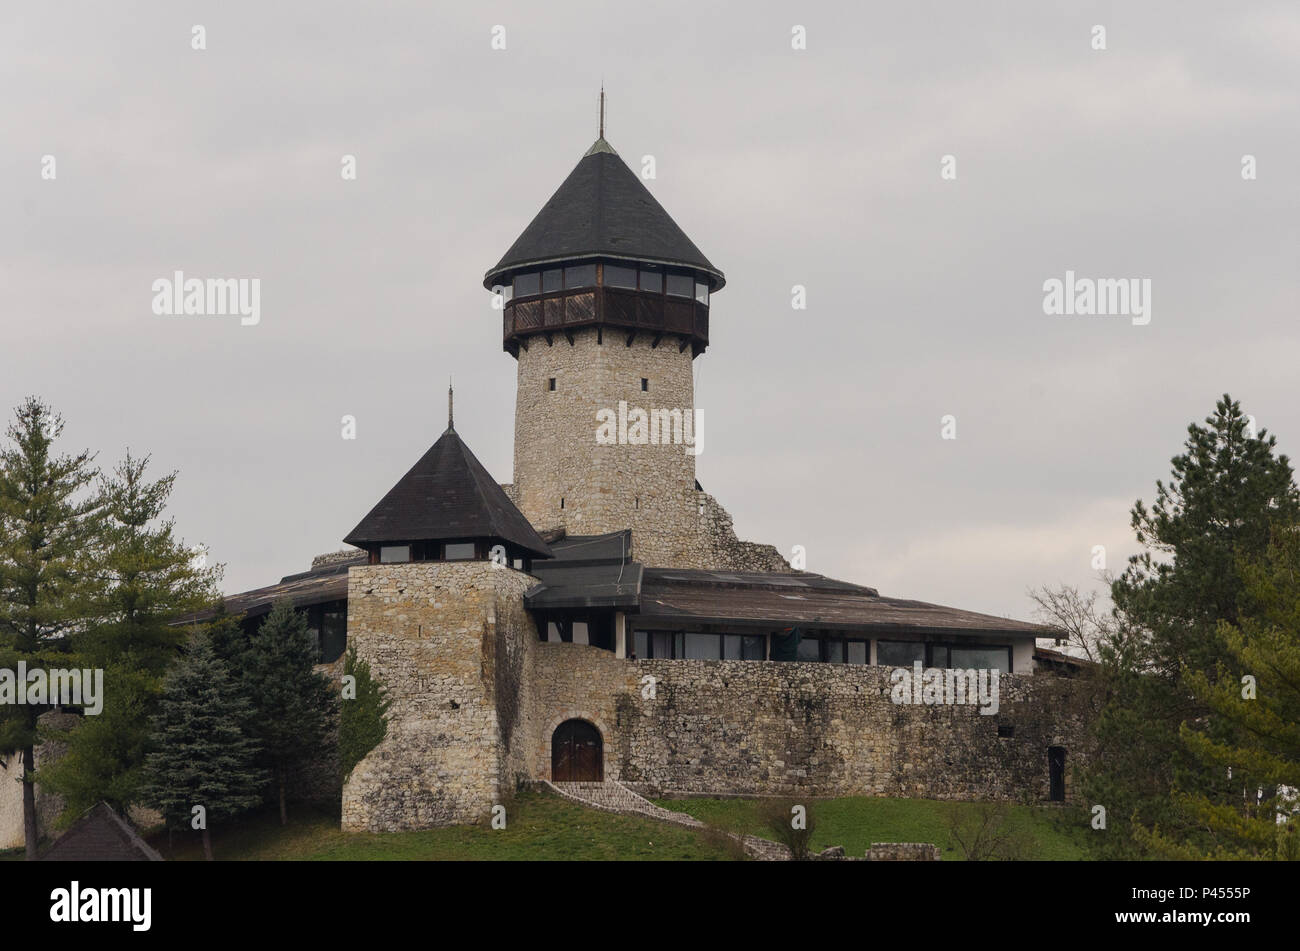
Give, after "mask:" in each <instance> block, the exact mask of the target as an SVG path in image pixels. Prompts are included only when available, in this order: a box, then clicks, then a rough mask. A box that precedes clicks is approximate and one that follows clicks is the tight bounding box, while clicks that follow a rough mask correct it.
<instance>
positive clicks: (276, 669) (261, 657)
mask: <svg viewBox="0 0 1300 951" xmlns="http://www.w3.org/2000/svg"><path fill="white" fill-rule="evenodd" d="M319 654H320V651H319V649H318V648H317V646H316V645H315V643H313V641H312V637H311V634H310V632H309V631H308V629H307V619H306V618H305V617H303V616H302V615H301V614H300V613H298V612H297V611H295V610H294V609H293V606H292V605H291V604H290V603H289V602H288V601H280V602H277V603H276V604H275V606H274V607H273V608H272V609H271V613H270V614H268V615H267V616H266V619H265V620H263V622H262V624H261V626H260V627H259V628H258V630H257V634H256V636H255V637H254V638H253V639H252V641H251V643H250V645H249V647H248V649H247V650H246V651H245V652H244V654H243V658H242V664H243V669H242V673H241V679H242V681H243V684H244V686H245V689H246V690H247V691H248V696H249V699H250V700H251V701H252V705H253V711H254V714H255V716H254V719H253V720H252V721H251V724H250V728H251V733H252V735H253V736H254V737H255V738H256V739H257V741H258V744H259V745H260V746H261V749H262V754H261V761H262V763H263V764H264V765H265V766H266V767H267V769H268V771H269V772H270V774H271V777H272V780H273V782H274V784H275V789H276V794H277V798H278V799H279V804H280V822H281V824H285V823H287V822H288V821H289V814H288V809H287V805H286V799H287V790H288V784H289V778H290V777H291V776H292V775H293V774H294V771H295V770H296V769H298V768H299V767H301V766H302V765H304V764H305V763H308V762H312V761H314V760H317V759H319V758H320V757H321V756H322V755H323V754H324V752H325V742H326V739H327V737H328V736H329V733H330V731H331V730H332V729H333V727H334V724H335V722H336V721H335V717H336V716H337V713H338V701H337V697H336V695H335V689H334V685H333V684H331V683H330V681H329V679H328V678H326V677H324V676H323V675H321V674H318V673H316V671H315V670H314V669H313V668H314V667H315V665H316V663H317V660H318V658H319Z"/></svg>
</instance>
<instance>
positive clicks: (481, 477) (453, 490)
mask: <svg viewBox="0 0 1300 951" xmlns="http://www.w3.org/2000/svg"><path fill="white" fill-rule="evenodd" d="M343 540H344V541H345V542H346V543H347V544H349V545H355V546H357V547H358V548H363V549H365V550H366V551H367V552H369V553H370V563H371V564H379V563H384V562H405V561H468V560H474V559H477V560H485V559H488V558H491V557H492V553H493V549H494V548H498V546H500V548H499V551H498V554H499V555H500V554H504V556H505V558H506V559H507V563H509V564H514V563H516V562H520V563H522V564H521V565H520V567H524V568H525V570H526V569H527V563H528V562H530V561H531V560H532V559H533V558H550V557H551V549H550V548H549V547H548V546H547V544H546V542H544V541H543V540H542V539H541V537H540V536H539V535H538V534H537V532H536V531H534V530H533V527H532V525H530V524H528V520H527V519H526V518H524V516H523V515H522V514H520V512H519V510H518V509H517V508H515V506H514V503H512V502H511V501H510V499H509V498H508V497H507V496H506V493H505V491H504V490H503V489H502V488H501V486H500V485H498V484H497V483H496V481H495V480H494V479H493V478H492V476H491V475H489V474H488V471H487V469H485V468H483V464H482V463H481V462H479V461H478V459H477V457H475V455H474V453H472V452H470V450H469V447H468V446H466V445H465V443H464V442H462V441H461V438H460V435H459V434H458V433H457V432H456V427H455V425H454V422H453V419H452V411H451V390H450V388H449V389H448V392H447V431H446V432H444V433H443V434H442V435H441V436H440V437H439V438H438V441H437V442H435V443H434V444H433V446H432V447H431V448H430V449H429V451H428V452H426V453H425V454H424V455H423V456H421V457H420V459H419V461H418V462H416V464H415V465H413V466H412V467H411V469H410V471H408V472H407V473H406V475H404V476H402V478H401V479H399V480H398V481H397V484H396V485H394V486H393V487H392V488H391V489H389V490H388V494H387V495H385V496H384V497H383V498H382V499H380V500H379V504H378V505H376V506H375V507H374V508H372V509H371V510H370V512H369V514H368V515H366V517H365V518H363V519H362V520H361V522H360V524H358V525H357V527H356V528H354V529H352V531H351V532H349V533H348V535H347V537H346V538H344V539H343Z"/></svg>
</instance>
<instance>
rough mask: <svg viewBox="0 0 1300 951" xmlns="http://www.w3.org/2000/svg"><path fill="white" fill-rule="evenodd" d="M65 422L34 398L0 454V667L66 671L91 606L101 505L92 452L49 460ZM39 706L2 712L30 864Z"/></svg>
mask: <svg viewBox="0 0 1300 951" xmlns="http://www.w3.org/2000/svg"><path fill="white" fill-rule="evenodd" d="M62 431H63V418H62V417H61V416H59V415H57V414H56V413H54V412H53V410H51V409H50V408H49V407H48V406H47V405H45V404H44V403H42V402H41V401H40V400H38V399H37V398H36V397H29V398H28V399H27V400H26V401H24V402H23V404H22V405H21V406H19V407H18V408H17V410H16V414H15V420H14V422H13V423H12V424H11V425H10V427H9V429H8V438H9V441H10V445H8V446H6V447H4V449H3V450H0V667H6V668H10V669H15V668H16V666H17V664H19V663H20V662H21V663H25V664H27V666H28V667H33V668H48V667H63V666H70V663H69V661H70V658H69V654H68V651H69V649H70V644H69V639H70V636H71V635H72V634H74V633H76V632H77V631H78V629H79V625H81V624H82V623H83V619H84V617H85V616H86V614H87V613H88V611H89V605H90V604H91V603H92V602H93V600H94V593H95V576H94V573H93V571H92V569H91V555H92V552H93V549H94V546H95V540H96V537H97V534H98V532H99V527H100V526H99V522H100V520H99V517H98V510H97V506H98V502H97V501H96V500H95V499H94V498H87V497H85V496H86V495H89V493H83V489H85V488H86V486H87V485H88V484H89V483H90V482H91V481H92V480H93V479H94V477H95V469H94V467H93V465H92V463H93V457H92V456H91V454H90V453H89V452H84V451H83V452H80V453H77V454H75V455H61V456H55V455H53V454H52V452H51V449H52V444H53V442H54V440H55V439H57V438H58V436H59V434H60V433H61V432H62ZM49 709H51V707H50V706H49V705H44V704H23V705H17V704H4V705H0V757H8V756H11V755H13V754H15V753H17V754H18V755H19V760H20V761H21V765H22V770H23V831H24V837H25V839H26V847H27V858H28V859H33V858H35V856H36V845H37V835H38V829H37V823H36V791H35V788H34V787H33V785H32V784H33V782H34V780H35V765H36V761H35V747H36V744H37V742H38V736H37V720H38V718H39V717H40V715H41V714H42V713H44V712H46V711H47V710H49Z"/></svg>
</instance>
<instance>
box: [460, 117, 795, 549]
mask: <svg viewBox="0 0 1300 951" xmlns="http://www.w3.org/2000/svg"><path fill="white" fill-rule="evenodd" d="M602 132H603V130H602ZM724 283H725V278H724V277H723V274H722V272H721V271H720V270H718V269H717V268H716V267H714V266H713V265H712V264H711V263H710V262H709V260H708V258H706V257H705V256H704V255H703V254H702V253H701V252H700V249H699V248H697V247H696V246H695V244H694V242H692V241H691V239H690V238H688V237H687V236H686V234H685V233H684V232H683V231H682V229H681V228H679V227H678V226H677V224H676V222H674V221H673V219H672V218H671V217H669V215H668V213H667V212H666V211H665V210H664V209H663V207H662V206H661V205H660V204H659V202H657V201H655V199H654V197H653V196H652V195H651V194H650V192H649V191H648V190H647V189H646V187H645V185H643V184H642V182H641V180H640V178H639V177H638V176H637V175H636V174H635V173H634V172H633V171H632V170H631V169H630V168H628V167H627V165H625V164H624V162H623V160H622V159H621V158H619V156H618V153H617V152H615V151H614V149H613V148H612V147H611V146H610V144H609V143H608V142H606V141H605V138H604V135H603V134H602V135H601V137H600V138H598V139H597V140H596V142H595V144H593V145H592V146H591V148H590V149H588V150H587V152H586V154H585V155H584V156H583V157H582V159H581V160H580V161H579V162H578V164H577V166H576V167H575V168H574V169H573V171H572V172H571V173H570V174H569V176H568V178H566V179H565V180H564V182H563V184H561V185H560V187H559V189H558V190H556V192H555V194H554V195H552V196H551V199H550V200H549V201H548V202H547V203H546V205H545V206H544V207H543V208H542V210H541V211H540V212H538V214H537V216H536V217H535V218H534V219H533V220H532V223H531V224H529V225H528V227H527V228H525V229H524V231H523V233H522V234H521V235H520V236H519V238H518V239H517V240H516V241H515V243H514V244H513V245H511V247H510V249H509V250H508V251H507V252H506V253H505V255H504V256H502V258H501V260H500V261H499V262H498V263H497V264H496V266H495V267H493V268H492V269H491V270H489V271H488V272H487V274H486V275H485V277H484V279H483V284H484V286H485V287H487V288H488V289H490V290H493V291H495V292H497V293H499V294H500V295H501V297H502V299H503V301H504V308H503V309H504V318H505V319H504V335H503V344H504V348H505V350H506V351H507V352H509V353H510V354H511V355H513V356H514V357H515V359H516V360H517V361H518V394H517V397H516V400H517V402H516V407H515V455H514V480H515V481H514V484H513V486H512V487H511V494H512V497H513V499H514V501H515V503H516V504H517V505H518V507H519V508H520V510H521V511H522V512H523V513H524V515H525V516H526V517H527V518H528V520H529V521H530V522H531V523H532V524H533V525H535V526H538V527H539V528H542V529H552V528H563V529H565V531H566V532H567V533H568V534H570V535H598V534H603V533H606V532H614V531H622V530H624V529H629V528H630V529H631V530H632V545H633V549H634V550H633V553H632V555H633V556H634V557H635V558H636V559H637V560H639V561H641V562H643V563H645V564H649V565H659V566H667V567H721V565H719V564H717V562H718V560H719V559H718V558H717V557H714V551H713V549H714V548H715V547H716V546H713V545H712V544H711V543H710V541H709V539H710V536H711V534H712V532H711V527H710V526H711V525H712V524H713V523H716V522H717V521H718V516H721V517H722V518H725V519H726V521H727V525H726V526H725V528H724V529H723V531H722V534H723V535H727V534H730V524H729V523H730V520H729V518H727V517H726V515H725V513H722V512H720V510H719V511H716V512H715V511H714V510H713V503H712V500H711V499H709V498H708V497H707V496H704V495H703V493H702V491H701V490H700V489H699V486H698V484H697V483H696V480H695V447H694V446H693V445H692V444H693V443H694V442H695V441H697V440H698V437H699V430H700V428H701V427H700V419H699V417H698V416H697V415H696V413H695V409H696V407H695V381H694V373H693V368H692V363H693V361H694V359H695V358H696V357H697V356H699V355H700V354H701V353H703V352H704V349H705V348H706V347H707V346H708V342H709V301H710V296H711V295H712V294H713V293H715V292H717V291H718V290H719V289H721V288H722V286H723V284H724ZM611 420H612V421H613V422H612V425H608V423H609V421H611ZM602 421H605V422H606V423H607V425H606V428H605V430H604V431H603V432H602V433H601V438H600V439H598V429H599V427H600V424H601V422H602ZM610 435H612V436H613V437H614V442H613V444H609V443H608V440H607V437H608V436H610ZM733 538H734V536H733ZM724 560H725V559H724ZM765 560H766V561H767V562H769V563H770V562H771V558H770V557H768V558H767V559H765Z"/></svg>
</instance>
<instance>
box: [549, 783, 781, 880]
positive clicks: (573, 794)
mask: <svg viewBox="0 0 1300 951" xmlns="http://www.w3.org/2000/svg"><path fill="white" fill-rule="evenodd" d="M544 782H546V785H547V786H548V787H549V788H550V789H551V790H553V791H554V792H555V793H557V794H558V795H560V796H563V797H564V798H565V799H570V800H572V801H574V802H577V803H581V804H582V805H584V806H588V807H589V808H592V809H601V810H603V811H605V812H617V813H621V814H622V815H628V816H632V815H635V816H645V817H646V818H649V819H657V820H659V821H660V822H671V823H672V824H673V825H678V826H684V827H686V828H688V829H702V828H704V823H703V822H701V821H700V820H699V819H696V818H695V817H694V816H688V815H687V814H686V813H684V812H674V811H673V810H671V809H664V808H663V807H662V806H656V805H655V804H654V803H653V802H651V801H650V800H649V799H646V798H645V797H643V796H639V795H637V794H636V793H634V792H633V791H632V790H630V789H628V788H627V787H626V786H624V785H623V784H622V783H616V782H613V781H612V780H611V781H608V782H603V783H552V782H549V781H545V780H544ZM726 834H727V835H728V836H730V837H731V838H733V839H739V840H740V844H741V845H742V846H743V847H744V849H745V852H746V854H748V855H749V856H750V857H751V858H755V859H758V860H760V861H763V862H787V861H789V860H790V851H789V849H787V848H786V847H785V846H784V845H781V844H780V843H777V842H771V841H769V840H767V839H760V838H759V837H758V836H753V835H747V836H744V837H740V836H735V835H732V834H731V833H726Z"/></svg>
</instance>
